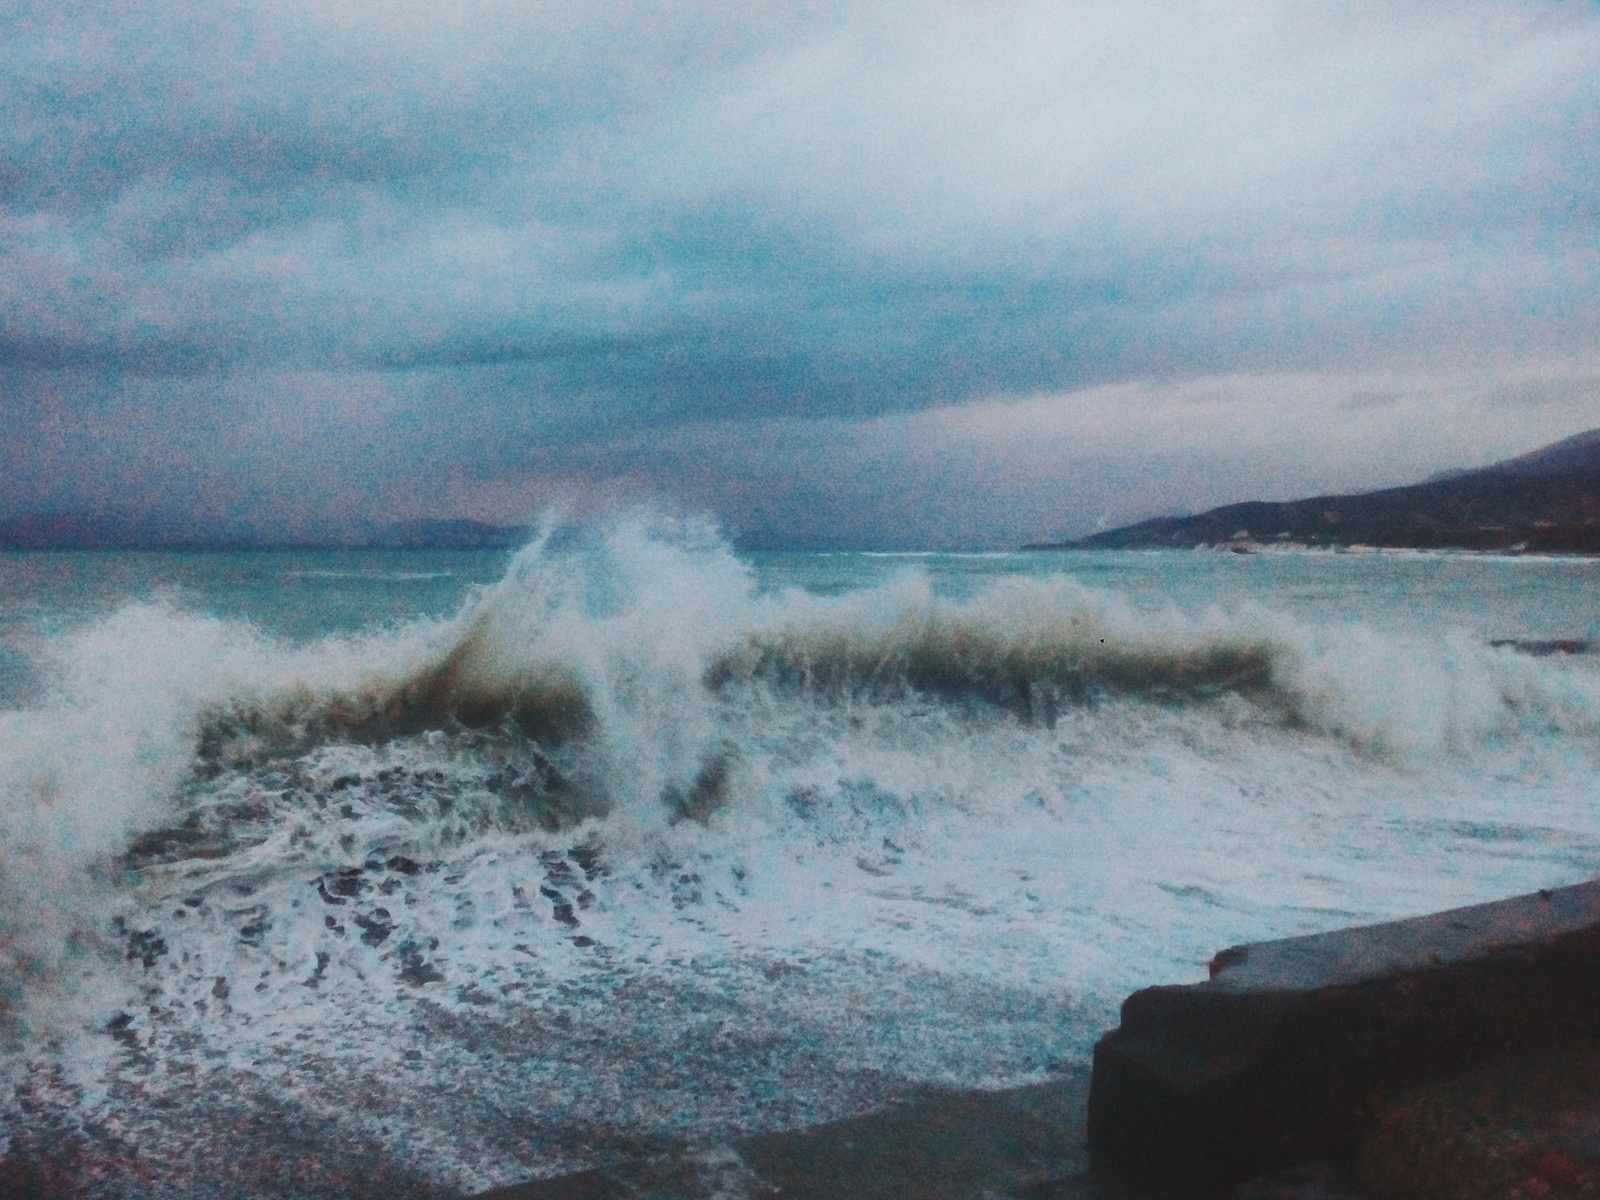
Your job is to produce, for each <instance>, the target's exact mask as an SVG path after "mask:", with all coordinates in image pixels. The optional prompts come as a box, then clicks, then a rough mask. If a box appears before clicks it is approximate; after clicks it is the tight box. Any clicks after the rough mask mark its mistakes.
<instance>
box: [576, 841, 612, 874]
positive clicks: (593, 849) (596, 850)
mask: <svg viewBox="0 0 1600 1200" xmlns="http://www.w3.org/2000/svg"><path fill="white" fill-rule="evenodd" d="M603 849H604V847H602V846H601V845H600V843H599V842H585V843H584V844H583V845H581V846H574V847H573V848H572V849H571V850H568V851H567V857H569V858H570V859H572V861H573V862H575V863H577V864H578V866H579V867H580V868H581V869H582V871H583V877H584V878H585V879H587V880H590V881H591V882H592V881H593V880H594V878H595V876H597V875H604V874H606V873H607V872H606V868H605V866H604V865H603V864H602V863H601V862H600V855H601V852H602V851H603Z"/></svg>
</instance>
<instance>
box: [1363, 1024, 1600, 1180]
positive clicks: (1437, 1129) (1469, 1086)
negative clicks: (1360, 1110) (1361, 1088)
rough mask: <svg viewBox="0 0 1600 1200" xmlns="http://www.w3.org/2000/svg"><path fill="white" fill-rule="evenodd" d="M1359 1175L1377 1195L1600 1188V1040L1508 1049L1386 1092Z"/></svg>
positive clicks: (1366, 1143) (1582, 1040) (1368, 1140)
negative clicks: (1449, 1074) (1464, 1068)
mask: <svg viewBox="0 0 1600 1200" xmlns="http://www.w3.org/2000/svg"><path fill="white" fill-rule="evenodd" d="M1357 1180H1358V1181H1359V1183H1360V1185H1361V1187H1362V1189H1363V1191H1365V1192H1367V1193H1369V1194H1370V1195H1373V1196H1376V1197H1379V1198H1380V1200H1500V1198H1501V1197H1519V1196H1526V1197H1535V1196H1538V1197H1543V1198H1544V1200H1569V1198H1570V1200H1577V1198H1578V1197H1580V1196H1583V1197H1590V1196H1596V1195H1600V1043H1596V1042H1595V1041H1594V1040H1593V1039H1579V1040H1577V1041H1574V1042H1567V1043H1563V1044H1561V1045H1559V1046H1554V1047H1547V1048H1542V1049H1539V1050H1535V1051H1531V1052H1528V1053H1524V1054H1512V1055H1505V1056H1503V1057H1501V1058H1499V1059H1496V1060H1494V1061H1492V1062H1490V1063H1486V1064H1483V1065H1482V1066H1480V1067H1478V1068H1477V1069H1475V1070H1472V1071H1468V1072H1465V1073H1463V1074H1461V1075H1458V1076H1455V1077H1453V1078H1451V1079H1448V1080H1443V1081H1439V1082H1435V1083H1432V1084H1427V1085H1424V1086H1421V1087H1418V1088H1414V1089H1412V1090H1410V1091H1407V1092H1405V1093H1402V1094H1400V1095H1397V1096H1394V1097H1391V1098H1389V1099H1388V1100H1386V1101H1385V1102H1384V1103H1383V1104H1382V1105H1381V1106H1380V1108H1379V1111H1378V1115H1377V1119H1376V1121H1375V1123H1374V1127H1373V1129H1372V1132H1371V1133H1370V1134H1369V1135H1368V1136H1367V1138H1366V1140H1365V1142H1364V1144H1363V1145H1362V1148H1361V1153H1360V1156H1359V1166H1358V1172H1357Z"/></svg>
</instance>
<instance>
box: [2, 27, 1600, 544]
mask: <svg viewBox="0 0 1600 1200" xmlns="http://www.w3.org/2000/svg"><path fill="white" fill-rule="evenodd" d="M0 112H4V113H5V114H7V119H6V120H4V121H0V517H8V516H16V515H20V514H26V513H34V512H47V511H53V512H67V511H84V512H88V511H107V512H109V511H120V512H130V513H144V514H158V515H163V516H168V517H171V518H172V519H174V520H179V521H189V522H192V523H196V524H197V527H204V528H217V529H224V528H226V529H232V530H254V531H257V532H258V533H259V534H262V535H271V536H284V537H290V536H310V537H315V536H335V535H339V534H340V533H341V531H349V530H353V529H359V528H363V527H366V526H369V525H372V524H382V523H384V522H386V521H390V520H400V519H414V518H426V517H471V518H477V519H482V520H489V521H496V522H511V523H517V522H522V521H526V520H528V519H529V518H530V517H531V516H532V515H533V514H534V513H536V512H537V511H539V510H540V509H541V508H542V507H543V506H545V505H548V504H551V503H553V502H557V501H564V502H567V503H572V502H577V503H580V504H586V503H591V502H594V503H603V504H611V503H632V502H637V501H650V502H654V503H658V504H662V505H665V506H669V507H672V508H676V509H684V510H689V511H695V512H702V513H707V514H710V515H712V516H715V517H716V518H717V519H719V520H720V521H721V522H722V523H723V524H724V525H725V526H726V527H727V529H728V530H729V531H730V533H731V534H732V535H733V536H734V537H735V538H736V539H737V540H738V541H739V542H740V543H741V544H744V545H749V546H757V547H778V546H795V547H825V546H833V547H880V548H890V549H892V548H916V547H927V548H950V547H973V548H978V547H992V546H1005V545H1012V544H1016V543H1019V542H1023V541H1028V540H1035V539H1042V538H1054V537H1066V536H1075V535H1080V534H1083V533H1086V532H1090V531H1093V530H1095V529H1098V528H1106V527H1109V526H1114V525H1119V524H1124V523H1127V522H1130V521H1134V520H1138V519H1142V518H1145V517H1148V516H1152V515H1159V514H1167V513H1178V512H1190V511H1199V510H1202V509H1204V508H1208V507H1211V506H1214V505H1217V504H1222V503H1227V502H1231V501H1235V500H1243V499H1254V498H1265V499H1286V498H1290V497H1293V496H1298V495H1306V494H1310V493H1315V492H1327V491H1339V490H1346V491H1347V490H1358V489H1365V488H1371V487H1378V486H1387V485H1391V484H1397V483H1406V482H1413V481H1415V480H1418V479H1421V478H1423V477H1425V476H1427V475H1429V474H1431V473H1433V472H1435V471H1438V470H1442V469H1448V468H1454V467H1462V466H1476V465H1480V464H1483V463H1487V462H1490V461H1494V460H1496V459H1498V458H1502V457H1506V456H1509V455H1512V454H1516V453H1520V452H1522V451H1525V450H1528V449H1531V448H1533V447H1535V446H1538V445H1541V444H1543V443H1545V442H1548V441H1552V440H1555V439H1556V438H1559V437H1563V436H1566V435H1568V434H1571V433H1574V432H1577V431H1579V430H1583V429H1588V428H1592V427H1595V426H1597V425H1600V337H1597V334H1600V305H1597V304H1596V302H1595V298H1596V296H1597V295H1600V5H1597V4H1596V3H1594V2H1593V0H1590V2H1587V3H1574V2H1544V0H1454V2H1451V3H1432V2H1429V0H1418V2H1417V3H1412V4H1406V5H1394V4H1387V3H1384V4H1379V3H1371V4H1368V3H1360V2H1355V0H1342V2H1337V3H1324V2H1320V0H1231V2H1226V3H1223V2H1207V0H1188V2H1185V3H1176V2H1173V3H1163V2H1156V0H1051V2H1049V3H1035V2H1032V0H1015V2H1012V0H984V2H982V3H976V2H975V3H919V2H915V0H898V2H894V3H874V2H871V0H838V2H832V0H817V2H815V3H800V4H781V3H764V2H763V0H743V2H741V3H737V4H734V3H722V2H720V0H718V2H712V0H706V2H701V0H676V2H674V3H670V4H666V3H646V2H636V0H610V2H608V3H605V4H597V3H583V4H579V3H563V2H554V3H543V4H535V3H530V2H529V0H516V2H502V0H478V2H476V3H466V2H461V0H432V2H430V3H413V2H411V0H258V2H254V3H245V2H241V0H74V2H72V3H62V0H13V2H12V3H10V4H8V5H6V6H5V7H4V11H3V14H0Z"/></svg>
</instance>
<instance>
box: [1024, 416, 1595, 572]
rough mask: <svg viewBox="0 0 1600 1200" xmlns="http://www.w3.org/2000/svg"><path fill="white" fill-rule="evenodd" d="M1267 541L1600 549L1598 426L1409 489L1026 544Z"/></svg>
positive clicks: (1241, 509)
mask: <svg viewBox="0 0 1600 1200" xmlns="http://www.w3.org/2000/svg"><path fill="white" fill-rule="evenodd" d="M1273 542H1280V543H1281V542H1291V543H1298V544H1301V545H1308V546H1355V545H1366V546H1384V547H1409V548H1414V549H1429V550H1435V549H1459V550H1528V551H1533V552H1544V553H1566V554H1600V429H1591V430H1589V431H1588V432H1587V433H1580V434H1576V435H1574V436H1573V437H1569V438H1566V439H1564V440H1562V441H1559V442H1556V443H1554V444H1553V445H1549V446H1545V447H1543V448H1542V449H1539V450H1534V451H1532V452H1531V453H1528V454H1523V455H1519V456H1518V457H1516V458H1509V459H1506V460H1505V461H1504V462H1498V463H1495V464H1493V465H1492V466H1487V467H1480V468H1478V469H1476V470H1471V471H1458V472H1448V473H1445V474H1442V475H1436V476H1434V477H1433V478H1432V479H1429V480H1428V481H1426V482H1425V483H1417V484H1412V485H1411V486H1409V487H1397V488H1385V489H1384V490H1382V491H1377V492H1359V493H1355V494H1353V495H1346V496H1313V497H1311V498H1310V499H1307V500H1289V501H1284V502H1269V501H1260V500H1256V501H1249V502H1247V503H1244V504H1229V505H1225V506H1224V507H1222V508H1214V509H1212V510H1211V511H1209V512H1203V513H1200V514H1198V515H1196V516H1192V517H1157V518H1155V519H1154V520H1150V521H1141V522H1139V523H1138V524H1137V525H1125V526H1123V527H1122V528H1120V529H1111V530H1107V531H1106V532H1104V533H1096V534H1091V535H1090V536H1089V537H1085V538H1079V539H1077V540H1076V541H1071V542H1053V543H1035V544H1033V545H1032V546H1029V547H1027V548H1028V549H1035V550H1037V549H1067V548H1072V549H1084V550H1130V549H1151V548H1157V547H1161V548H1168V547H1171V548H1183V549H1187V548H1191V547H1195V546H1206V545H1228V544H1232V545H1235V546H1236V547H1237V548H1239V549H1247V548H1249V547H1250V546H1252V545H1257V544H1261V543H1273Z"/></svg>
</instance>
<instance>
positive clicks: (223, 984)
mask: <svg viewBox="0 0 1600 1200" xmlns="http://www.w3.org/2000/svg"><path fill="white" fill-rule="evenodd" d="M211 994H212V995H213V996H215V997H216V998H217V999H218V1000H226V999H227V998H228V977H227V976H226V975H218V976H217V978H216V981H215V982H214V983H212V985H211Z"/></svg>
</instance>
